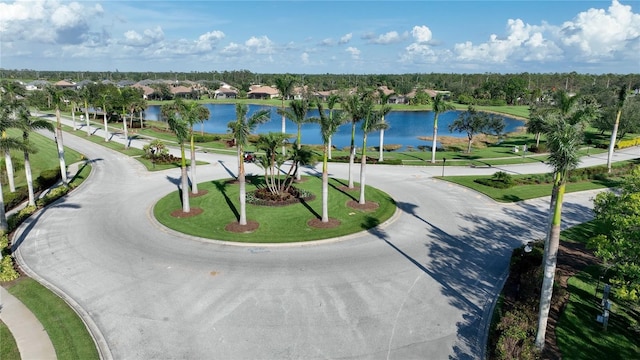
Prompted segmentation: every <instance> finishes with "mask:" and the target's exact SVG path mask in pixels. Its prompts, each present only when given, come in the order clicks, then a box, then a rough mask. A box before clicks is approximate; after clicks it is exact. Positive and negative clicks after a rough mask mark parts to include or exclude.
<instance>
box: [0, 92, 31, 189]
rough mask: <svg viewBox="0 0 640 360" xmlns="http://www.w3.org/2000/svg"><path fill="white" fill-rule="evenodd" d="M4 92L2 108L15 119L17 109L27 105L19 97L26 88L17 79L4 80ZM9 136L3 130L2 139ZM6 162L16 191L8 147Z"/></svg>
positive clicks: (5, 155)
mask: <svg viewBox="0 0 640 360" xmlns="http://www.w3.org/2000/svg"><path fill="white" fill-rule="evenodd" d="M2 88H3V89H4V92H3V93H1V95H2V96H1V97H0V101H2V108H3V110H6V113H5V114H4V116H6V119H5V120H6V121H13V120H15V118H16V111H17V109H18V108H19V107H25V106H26V104H25V103H24V101H20V100H19V98H24V97H25V95H26V89H25V88H24V86H22V85H20V83H19V82H17V81H4V82H3V83H2ZM6 137H7V132H6V130H4V129H3V130H2V139H5V138H6ZM4 162H5V166H6V169H7V179H8V182H9V191H11V192H15V191H16V185H15V179H14V177H15V176H14V172H13V170H14V169H13V159H11V151H9V149H8V148H5V149H4Z"/></svg>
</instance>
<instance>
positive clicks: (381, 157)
mask: <svg viewBox="0 0 640 360" xmlns="http://www.w3.org/2000/svg"><path fill="white" fill-rule="evenodd" d="M378 95H379V96H378V97H379V99H380V105H386V104H387V103H388V102H389V98H390V97H391V95H392V94H391V93H389V94H385V93H384V91H383V90H382V89H378ZM386 109H388V110H387V111H386V112H384V113H383V114H382V122H384V117H385V116H386V115H387V114H388V113H389V112H390V111H391V107H390V106H387V107H386ZM384 130H385V129H380V148H379V149H378V161H380V162H382V161H384Z"/></svg>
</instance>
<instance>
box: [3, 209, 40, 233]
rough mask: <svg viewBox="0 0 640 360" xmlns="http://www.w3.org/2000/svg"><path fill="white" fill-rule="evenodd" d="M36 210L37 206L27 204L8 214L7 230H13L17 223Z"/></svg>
mask: <svg viewBox="0 0 640 360" xmlns="http://www.w3.org/2000/svg"><path fill="white" fill-rule="evenodd" d="M36 210H37V208H36V207H35V206H27V207H25V208H24V209H22V210H20V211H18V212H17V213H15V214H13V215H11V216H9V218H7V223H8V225H9V226H8V227H9V231H13V230H15V229H16V228H17V227H18V225H20V224H21V223H22V222H23V221H24V220H25V219H26V218H28V217H29V216H31V215H32V214H33V213H34V212H36Z"/></svg>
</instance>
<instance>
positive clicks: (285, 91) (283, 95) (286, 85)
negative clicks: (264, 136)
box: [275, 74, 295, 155]
mask: <svg viewBox="0 0 640 360" xmlns="http://www.w3.org/2000/svg"><path fill="white" fill-rule="evenodd" d="M294 84H295V79H294V78H293V77H292V76H290V75H288V74H287V75H285V76H280V77H277V78H276V79H275V85H276V89H278V92H279V93H280V99H281V101H282V103H281V106H280V111H284V101H285V100H286V99H288V98H289V96H290V95H291V92H292V91H293V86H294ZM281 115H282V133H283V134H284V133H286V132H287V122H286V116H285V115H283V114H281ZM285 152H286V150H285V146H284V145H283V146H282V154H283V155H284V154H285Z"/></svg>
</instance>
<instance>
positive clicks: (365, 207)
mask: <svg viewBox="0 0 640 360" xmlns="http://www.w3.org/2000/svg"><path fill="white" fill-rule="evenodd" d="M347 206H348V207H350V208H352V209H356V210H362V211H373V210H375V209H377V208H378V207H380V204H378V203H377V202H374V201H367V202H365V203H364V204H360V203H359V202H357V201H354V200H349V201H347Z"/></svg>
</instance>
